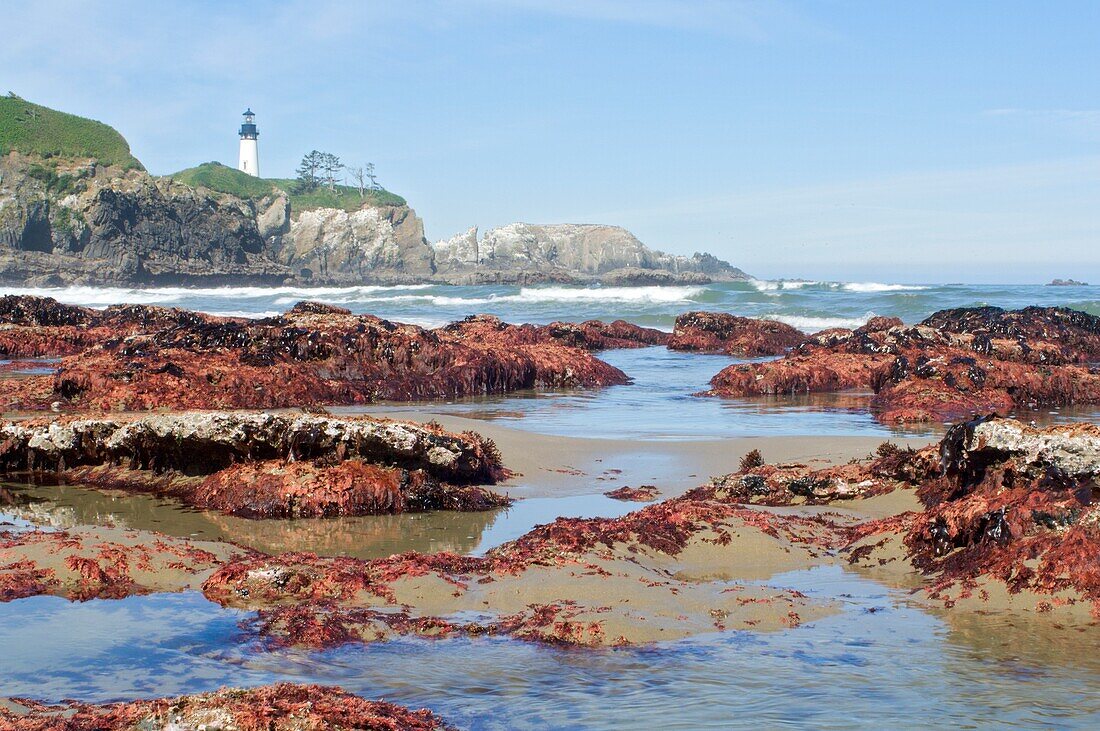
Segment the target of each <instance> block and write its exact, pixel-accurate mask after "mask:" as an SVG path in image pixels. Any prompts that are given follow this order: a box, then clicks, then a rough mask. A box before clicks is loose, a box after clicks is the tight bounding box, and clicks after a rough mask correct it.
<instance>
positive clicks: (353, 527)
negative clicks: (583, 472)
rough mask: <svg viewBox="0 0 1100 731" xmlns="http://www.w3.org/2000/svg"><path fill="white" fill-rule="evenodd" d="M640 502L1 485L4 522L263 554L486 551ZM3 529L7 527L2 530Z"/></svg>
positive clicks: (614, 514)
mask: <svg viewBox="0 0 1100 731" xmlns="http://www.w3.org/2000/svg"><path fill="white" fill-rule="evenodd" d="M638 507H639V505H638V504H637V503H630V502H622V501H619V500H612V499H610V498H607V497H604V496H603V495H599V494H596V495H581V496H572V497H564V498H527V499H524V500H520V501H517V502H516V503H515V504H514V505H512V506H511V507H508V508H503V509H500V510H488V511H483V512H471V513H458V512H453V511H448V510H439V511H433V512H430V513H405V514H402V515H364V516H358V517H340V518H298V519H295V520H247V519H245V518H237V517H234V516H232V515H223V514H221V513H217V512H213V511H203V510H195V509H193V508H188V507H184V506H182V505H180V504H179V503H177V502H175V501H173V500H162V499H160V498H157V497H153V496H151V495H141V494H129V493H123V492H117V491H99V490H92V489H88V488H84V487H72V486H63V485H32V484H25V483H0V526H2V525H3V524H4V523H10V524H12V525H14V526H15V527H18V528H28V527H35V526H37V527H45V528H58V529H66V528H72V527H75V526H86V525H113V526H116V527H119V528H132V529H135V530H152V531H158V532H160V533H166V534H168V535H171V536H176V537H178V538H192V539H195V540H205V541H232V542H235V543H239V544H241V545H245V546H248V547H250V548H255V549H257V550H260V551H263V552H265V553H281V552H283V551H312V552H313V553H317V554H320V555H322V556H354V557H355V558H363V559H371V558H382V557H385V556H390V555H393V554H395V553H403V552H405V551H420V552H423V553H433V552H438V551H450V552H453V553H474V554H482V553H484V552H485V551H488V550H489V549H490V548H494V547H496V546H499V545H500V544H502V543H505V542H506V541H510V540H512V539H514V538H519V537H520V536H521V535H523V534H524V533H526V532H527V531H529V530H531V528H532V526H534V525H536V524H539V523H549V522H551V521H553V520H554V519H555V518H557V517H559V516H566V517H571V516H576V517H586V518H587V517H596V516H599V517H619V516H621V515H625V514H626V513H629V512H630V511H631V510H637V509H638ZM0 529H2V528H0Z"/></svg>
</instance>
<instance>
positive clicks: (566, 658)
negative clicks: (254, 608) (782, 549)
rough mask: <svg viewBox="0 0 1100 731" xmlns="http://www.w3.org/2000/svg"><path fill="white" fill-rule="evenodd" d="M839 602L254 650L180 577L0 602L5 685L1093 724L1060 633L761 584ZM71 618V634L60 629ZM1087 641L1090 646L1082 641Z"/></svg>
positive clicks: (799, 580) (846, 579)
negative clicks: (770, 627) (134, 589)
mask: <svg viewBox="0 0 1100 731" xmlns="http://www.w3.org/2000/svg"><path fill="white" fill-rule="evenodd" d="M769 583H772V584H778V585H783V586H790V587H793V588H797V589H799V590H801V591H805V592H806V593H807V594H810V595H811V596H817V597H827V598H838V599H839V600H840V601H841V602H843V607H844V608H843V611H842V612H841V613H840V614H839V615H836V616H833V617H829V618H827V619H823V620H820V621H818V622H814V623H812V624H807V625H804V626H802V627H799V628H796V629H792V630H785V631H782V632H777V633H771V634H756V633H739V632H728V633H721V634H719V633H716V634H712V635H706V636H702V637H698V638H694V639H691V640H685V641H680V642H675V643H662V644H659V645H655V646H652V647H647V648H631V649H614V650H610V649H609V650H596V651H592V650H560V649H555V648H547V647H542V646H537V645H532V644H527V643H523V642H521V641H517V640H509V639H488V638H478V639H454V640H436V641H429V640H400V641H396V642H391V643H384V644H378V645H373V646H348V647H344V648H338V649H335V650H329V651H325V652H304V651H286V650H281V651H278V652H263V651H257V648H256V647H254V646H252V645H250V644H249V643H248V642H247V641H245V638H244V637H243V635H242V633H241V632H240V630H239V629H238V622H240V621H241V620H242V619H245V618H246V617H247V616H248V615H247V614H246V613H243V612H239V611H235V610H225V609H221V608H219V607H217V606H216V605H214V604H211V603H209V602H207V601H206V600H205V599H203V598H202V596H201V595H199V594H197V593H194V592H189V593H183V594H172V595H153V596H148V597H134V598H130V599H125V600H121V601H111V600H93V601H90V602H85V603H70V602H66V601H64V600H60V599H56V598H52V597H38V598H32V599H24V600H20V601H17V602H12V603H9V604H5V605H0V647H4V648H5V653H4V663H3V670H2V671H0V672H2V683H3V686H2V687H3V688H4V692H5V693H6V694H9V695H16V696H18V695H30V696H34V697H39V698H45V699H49V700H59V699H62V698H67V697H79V698H84V699H89V700H97V701H107V700H112V699H119V698H133V697H138V696H147V697H151V696H161V695H172V694H176V693H187V692H197V691H202V690H208V689H212V688H216V687H219V686H222V685H225V684H233V685H257V684H262V683H266V682H271V681H274V680H294V681H300V682H321V683H335V684H339V685H341V686H343V687H345V688H347V689H349V690H351V691H353V692H358V693H361V694H363V695H366V696H368V697H384V698H386V699H388V700H392V701H397V702H401V703H406V704H409V705H412V706H418V707H419V706H429V707H431V708H432V709H433V710H436V711H438V712H440V713H442V714H443V715H444V717H446V718H448V719H450V720H451V721H452V722H455V723H457V724H458V725H459V726H460V727H463V728H469V729H526V728H561V729H565V728H569V729H637V728H657V727H661V728H669V729H701V728H749V727H756V728H760V727H766V728H776V727H791V728H796V727H797V728H807V727H812V728H883V727H910V728H917V727H925V726H928V725H935V726H941V727H990V726H1007V727H1016V728H1034V727H1037V726H1047V727H1057V728H1089V727H1093V728H1094V727H1095V725H1096V724H1097V723H1100V659H1098V658H1097V657H1096V655H1095V653H1094V652H1082V651H1081V649H1082V648H1080V647H1079V646H1078V647H1077V648H1074V643H1080V641H1081V639H1082V638H1081V636H1080V635H1078V634H1077V633H1075V632H1072V631H1065V630H1063V631H1057V630H1050V629H1047V630H1045V631H1041V632H1040V631H1039V630H1038V629H1037V628H1036V627H1033V626H1028V625H1020V626H1015V627H1013V626H1009V625H1006V624H1005V622H1004V621H1003V620H999V619H997V618H995V617H994V618H986V619H985V620H983V621H980V622H970V623H968V624H966V625H964V626H963V627H957V626H955V625H953V624H952V622H954V621H955V620H956V619H957V617H955V615H949V616H948V618H947V619H945V618H942V617H937V616H934V615H931V614H928V613H926V612H923V611H921V610H919V609H916V608H914V607H911V606H908V605H907V603H906V601H905V597H904V595H903V594H901V593H899V592H897V591H892V590H889V589H885V588H883V587H882V586H880V585H879V584H876V583H874V582H871V581H868V580H866V579H863V578H860V577H859V576H857V575H855V574H852V573H848V572H845V571H842V570H841V569H838V568H835V567H831V568H818V569H811V570H808V571H798V572H792V573H789V574H785V575H781V576H778V577H773V579H772V580H771V581H770V582H769ZM74 627H79V628H80V631H79V632H74V631H73V628H74ZM1094 649H1095V648H1094Z"/></svg>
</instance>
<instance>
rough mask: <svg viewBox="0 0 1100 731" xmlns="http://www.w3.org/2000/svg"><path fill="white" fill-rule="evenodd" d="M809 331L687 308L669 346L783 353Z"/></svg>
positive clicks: (738, 352) (706, 350)
mask: <svg viewBox="0 0 1100 731" xmlns="http://www.w3.org/2000/svg"><path fill="white" fill-rule="evenodd" d="M805 339H806V335H805V334H804V333H803V332H801V331H800V330H797V329H795V328H793V327H791V326H790V325H787V324H786V323H782V322H777V321H775V320H754V319H750V318H747V317H737V316H736V315H730V314H726V313H724V312H687V313H684V314H683V315H680V316H679V317H677V318H676V325H675V328H674V329H673V331H672V337H671V338H669V340H668V347H669V348H670V349H672V350H690V351H696V352H700V353H725V354H727V355H740V356H762V355H782V354H783V353H785V352H787V351H788V350H789V349H791V348H793V347H795V346H796V345H798V344H800V343H801V342H802V341H804V340H805Z"/></svg>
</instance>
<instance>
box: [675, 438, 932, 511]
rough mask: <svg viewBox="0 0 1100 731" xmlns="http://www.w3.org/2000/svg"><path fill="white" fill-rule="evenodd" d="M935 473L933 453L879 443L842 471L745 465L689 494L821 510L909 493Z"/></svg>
mask: <svg viewBox="0 0 1100 731" xmlns="http://www.w3.org/2000/svg"><path fill="white" fill-rule="evenodd" d="M939 473H940V460H939V454H938V452H937V451H936V448H935V447H925V448H922V449H920V450H914V449H903V448H900V447H897V446H896V445H894V444H891V443H890V442H884V443H883V444H882V445H880V446H879V448H878V451H877V453H876V455H875V457H874V458H873V459H871V460H864V461H852V462H849V463H848V464H843V465H834V466H830V467H822V468H816V469H815V468H811V467H809V466H808V465H804V464H779V465H776V464H764V463H762V462H761V463H756V464H752V463H750V464H744V465H742V468H741V469H740V470H738V471H737V472H734V473H731V474H728V475H722V476H721V477H715V478H712V479H711V482H710V484H709V485H706V486H703V487H700V488H697V489H696V490H694V491H692V492H690V493H688V494H689V495H691V496H694V497H699V498H702V497H720V498H722V499H726V500H736V501H738V502H743V503H755V504H760V505H797V504H804V505H822V504H827V503H830V502H833V501H835V500H851V499H858V498H867V497H873V496H875V495H882V494H885V493H888V492H892V491H893V490H896V489H898V488H901V487H908V488H912V487H914V486H916V485H918V484H921V483H922V482H923V481H924V480H929V479H933V478H935V477H938V476H939Z"/></svg>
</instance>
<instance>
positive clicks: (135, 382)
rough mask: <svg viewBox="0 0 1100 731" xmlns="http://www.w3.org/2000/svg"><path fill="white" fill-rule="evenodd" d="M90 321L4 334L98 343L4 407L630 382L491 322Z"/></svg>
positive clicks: (407, 394) (142, 316) (2, 396)
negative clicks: (85, 326)
mask: <svg viewBox="0 0 1100 731" xmlns="http://www.w3.org/2000/svg"><path fill="white" fill-rule="evenodd" d="M74 311H75V312H79V310H74ZM81 316H82V317H88V318H92V319H91V320H90V322H91V323H93V324H94V325H96V326H97V327H101V328H104V329H99V330H96V329H95V328H94V327H92V328H89V330H88V331H87V332H85V331H82V330H80V328H79V327H78V326H64V327H61V328H51V327H45V326H38V325H33V326H23V325H12V326H10V327H6V328H4V329H0V333H2V335H0V347H2V346H3V344H4V343H5V342H6V343H12V344H13V345H12V346H10V349H11V350H13V351H14V350H20V352H19V353H18V354H19V355H21V356H25V355H28V354H29V353H26V352H22V351H26V350H28V348H27V347H26V346H20V347H18V348H17V347H16V346H15V345H14V344H18V343H26V342H32V341H33V342H35V343H37V345H36V346H35V347H34V348H33V350H34V353H35V354H39V355H42V354H53V353H48V352H44V351H47V350H48V348H49V347H50V346H52V345H56V346H57V347H58V348H59V349H60V351H61V353H62V354H66V353H72V352H73V350H76V349H78V348H80V347H81V346H84V345H90V347H87V348H86V349H84V350H80V352H77V353H76V354H75V355H70V356H68V357H65V358H63V360H62V361H61V364H60V368H59V370H58V372H57V373H56V374H55V375H53V376H45V377H38V378H25V379H20V380H19V381H18V382H15V381H11V380H7V381H0V403H2V404H3V405H4V406H5V407H7V408H22V409H36V408H37V409H42V408H48V407H50V405H51V404H53V403H59V404H61V405H62V407H66V406H67V407H70V408H80V409H99V410H107V411H122V410H147V409H153V408H165V407H167V408H177V409H191V408H212V407H213V408H280V407H300V406H303V405H331V404H339V405H346V404H362V403H370V402H373V401H377V400H381V399H389V400H398V401H418V400H426V399H433V398H451V397H458V396H470V395H476V394H489V393H507V392H510V391H515V390H518V389H524V388H591V387H600V386H608V385H615V384H623V383H627V382H628V381H629V379H628V378H627V377H626V375H625V374H624V373H623V372H622V371H620V370H619V369H617V368H614V367H612V366H610V365H608V364H607V363H604V362H603V361H601V360H599V359H597V358H595V357H594V356H592V355H591V354H590V353H588V352H586V351H585V350H581V349H580V348H577V347H572V346H571V345H564V344H562V341H573V342H577V341H578V336H577V334H576V332H572V328H565V329H564V330H563V331H562V332H561V333H559V334H558V335H552V334H551V330H550V329H547V330H545V331H543V332H542V334H540V333H539V331H536V330H534V329H532V328H524V327H516V326H512V325H506V324H504V323H501V322H500V321H499V320H495V319H488V318H475V319H474V320H471V321H467V322H466V323H465V324H463V323H458V324H456V325H454V326H448V327H445V328H441V329H439V330H425V329H424V328H420V327H416V326H414V325H402V324H398V323H392V322H389V321H387V320H382V319H380V318H377V317H372V316H370V315H352V314H350V313H348V312H347V311H346V310H339V309H338V308H331V307H328V306H325V305H317V304H313V303H305V304H302V305H299V306H298V307H295V308H293V309H292V310H290V311H289V312H287V313H286V314H285V315H282V316H280V317H274V318H268V319H264V320H245V319H240V318H223V317H213V316H206V315H199V314H196V313H190V312H187V311H184V310H157V309H155V308H135V307H123V308H117V309H108V310H107V311H106V313H104V314H103V315H102V316H100V315H91V314H88V313H84V314H82V315H81ZM97 317H98V318H101V319H95V318H97ZM66 328H73V329H66ZM112 328H113V329H112ZM92 330H95V332H92ZM566 331H570V332H566ZM579 332H581V333H591V334H592V337H593V342H596V341H597V340H598V343H597V344H600V345H610V344H612V343H616V342H617V343H622V342H628V341H627V340H625V338H627V337H629V338H631V340H634V339H638V340H644V339H646V338H650V337H652V334H651V333H647V332H645V331H644V329H642V328H632V326H629V325H627V326H625V327H624V328H619V327H617V326H615V325H614V324H613V325H612V326H609V327H608V329H606V334H601V333H600V332H599V328H596V327H594V326H588V327H585V326H582V327H581V328H580V331H579ZM585 337H586V338H587V337H588V336H587V335H585ZM658 337H659V336H658ZM89 341H94V344H92V343H90V342H89ZM586 344H587V345H589V346H591V345H592V344H589V343H587V340H586ZM12 354H15V353H12Z"/></svg>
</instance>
